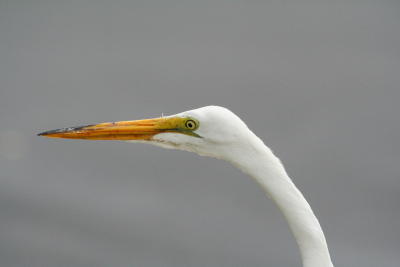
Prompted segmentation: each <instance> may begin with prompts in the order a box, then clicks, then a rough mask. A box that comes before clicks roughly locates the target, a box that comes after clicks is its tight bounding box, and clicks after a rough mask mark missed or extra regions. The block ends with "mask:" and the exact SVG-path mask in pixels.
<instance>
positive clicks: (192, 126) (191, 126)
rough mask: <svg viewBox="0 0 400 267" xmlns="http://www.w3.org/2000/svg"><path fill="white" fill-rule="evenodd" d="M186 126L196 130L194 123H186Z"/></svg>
mask: <svg viewBox="0 0 400 267" xmlns="http://www.w3.org/2000/svg"><path fill="white" fill-rule="evenodd" d="M186 126H187V127H188V128H194V123H193V122H192V121H188V122H187V123H186Z"/></svg>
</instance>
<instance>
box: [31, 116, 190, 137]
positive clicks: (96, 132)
mask: <svg viewBox="0 0 400 267" xmlns="http://www.w3.org/2000/svg"><path fill="white" fill-rule="evenodd" d="M183 120H184V118H179V117H170V118H155V119H145V120H135V121H119V122H106V123H100V124H95V125H86V126H79V127H70V128H62V129H57V130H52V131H47V132H43V133H40V134H38V135H39V136H45V137H51V138H69V139H87V140H150V139H151V138H152V137H153V136H154V135H156V134H159V133H166V132H182V131H181V130H180V128H181V127H180V125H181V124H182V121H183Z"/></svg>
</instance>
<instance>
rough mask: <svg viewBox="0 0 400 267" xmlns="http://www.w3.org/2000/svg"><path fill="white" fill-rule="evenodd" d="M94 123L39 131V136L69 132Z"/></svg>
mask: <svg viewBox="0 0 400 267" xmlns="http://www.w3.org/2000/svg"><path fill="white" fill-rule="evenodd" d="M93 125H94V124H90V125H83V126H77V127H67V128H60V129H55V130H50V131H46V132H42V133H38V134H37V135H38V136H46V135H51V134H59V133H67V132H73V131H79V130H82V129H83V128H86V127H90V126H93Z"/></svg>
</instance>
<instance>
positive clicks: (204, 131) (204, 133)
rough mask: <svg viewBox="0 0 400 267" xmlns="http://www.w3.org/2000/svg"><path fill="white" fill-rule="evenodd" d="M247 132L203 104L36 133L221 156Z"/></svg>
mask: <svg viewBox="0 0 400 267" xmlns="http://www.w3.org/2000/svg"><path fill="white" fill-rule="evenodd" d="M249 134H251V131H250V130H249V129H248V128H247V126H246V124H245V123H244V122H243V121H242V120H241V119H240V118H239V117H238V116H236V115H235V114H234V113H233V112H231V111H230V110H228V109H226V108H223V107H218V106H207V107H202V108H199V109H194V110H189V111H185V112H182V113H179V114H175V115H171V116H165V117H164V116H163V117H160V118H152V119H143V120H133V121H118V122H106V123H99V124H92V125H85V126H79V127H68V128H62V129H57V130H52V131H47V132H43V133H40V134H39V135H40V136H45V137H51V138H68V139H86V140H123V141H128V142H142V143H143V142H144V143H149V144H153V145H157V146H161V147H164V148H171V149H179V150H186V151H191V152H195V153H197V154H200V155H204V156H210V157H216V158H224V157H226V156H227V155H229V153H230V152H232V150H233V149H235V146H238V145H239V144H241V145H243V141H245V140H248V138H246V137H247V136H248V135H249Z"/></svg>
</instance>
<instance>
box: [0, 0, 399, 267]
mask: <svg viewBox="0 0 400 267" xmlns="http://www.w3.org/2000/svg"><path fill="white" fill-rule="evenodd" d="M399 46H400V3H399V2H398V1H395V0H393V1H347V0H343V1H298V0H293V1H268V2H266V1H220V0H218V1H216V0H213V1H203V0H202V1H176V0H162V1H161V0H160V1H151V0H147V1H128V0H126V1H123V0H113V1H110V0H108V1H95V0H72V1H54V0H52V1H50V0H49V1H41V0H33V1H32V0H29V1H28V0H26V1H23V0H8V1H7V0H0V114H1V117H0V119H1V128H0V168H1V173H0V175H1V178H0V266H2V267H3V266H7V267H12V266H32V267H43V266H139V267H141V266H144V267H158V266H159V267H183V266H190V267H192V266H193V267H205V266H274V267H275V266H282V267H287V266H300V259H299V254H298V251H297V247H296V245H295V242H294V239H293V238H292V236H291V234H290V232H289V230H288V227H287V225H286V222H285V221H284V220H283V218H282V216H281V215H280V213H279V211H278V210H277V209H276V208H275V207H274V205H273V204H272V203H271V201H269V200H268V199H267V198H266V197H265V196H264V193H263V191H262V190H261V189H260V188H259V187H258V186H257V184H256V183H255V182H254V181H252V180H251V179H249V178H247V177H245V176H244V175H243V174H242V173H241V172H239V171H237V170H236V169H234V168H233V167H232V166H230V165H229V164H227V163H225V162H222V161H217V160H214V159H208V158H203V157H199V156H197V155H194V154H189V153H185V152H180V151H171V150H163V149H161V148H157V147H152V146H148V145H143V144H137V145H134V144H128V143H124V142H93V141H92V142H90V141H86V142H85V141H71V140H50V139H45V138H39V137H37V136H35V134H36V133H38V132H40V131H43V130H49V129H54V128H60V127H65V126H76V125H81V124H87V123H96V122H102V121H115V120H128V119H139V118H146V117H155V116H159V115H161V113H162V112H163V113H164V114H174V113H177V112H181V111H184V110H187V109H192V108H197V107H201V106H205V105H210V104H216V105H222V106H226V107H228V108H230V109H231V110H233V111H234V112H235V113H237V114H238V115H239V116H241V117H242V118H243V120H244V121H246V123H247V124H248V125H249V126H250V128H252V129H253V130H254V131H255V132H256V133H257V134H258V135H259V136H260V137H261V138H262V139H264V140H265V142H266V143H267V144H268V145H269V146H271V147H272V148H273V149H274V150H275V152H276V153H277V155H278V156H279V157H281V159H282V160H283V162H284V164H285V165H286V166H287V169H288V172H289V174H290V175H291V176H292V177H293V180H294V182H295V183H296V184H297V185H298V187H299V188H300V189H301V190H302V191H303V192H304V194H305V195H306V197H307V199H308V200H309V201H310V203H311V206H312V207H313V208H314V210H315V212H316V214H317V216H318V217H319V219H320V221H321V224H322V226H323V228H324V230H325V233H326V236H327V240H328V244H329V246H330V249H331V253H332V257H333V260H334V262H335V264H336V266H356V267H359V266H364V267H365V266H370V267H376V266H393V267H394V266H399V264H400V255H399V251H400V230H399V228H400V214H399V212H400V207H399V204H400V167H399V165H400V164H399V163H400V142H399V137H400V126H399V125H400V121H399V120H400V116H399V115H400V107H399V104H398V103H399V99H400V89H399V85H400V71H399V70H400V52H399Z"/></svg>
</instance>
